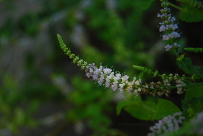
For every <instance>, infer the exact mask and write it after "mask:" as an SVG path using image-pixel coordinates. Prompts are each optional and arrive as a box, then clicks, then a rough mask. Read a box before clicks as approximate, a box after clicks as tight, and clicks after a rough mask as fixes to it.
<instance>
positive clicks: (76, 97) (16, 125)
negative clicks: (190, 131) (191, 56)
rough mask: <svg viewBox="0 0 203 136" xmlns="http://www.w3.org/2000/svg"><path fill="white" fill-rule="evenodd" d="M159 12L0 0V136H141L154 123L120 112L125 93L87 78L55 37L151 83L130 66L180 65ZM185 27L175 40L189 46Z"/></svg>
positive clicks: (90, 2)
mask: <svg viewBox="0 0 203 136" xmlns="http://www.w3.org/2000/svg"><path fill="white" fill-rule="evenodd" d="M160 9H161V7H160V2H159V1H154V0H146V1H142V0H140V1H139V0H135V1H130V0H74V1H73V0H0V14H1V15H0V77H1V78H0V105H1V106H0V135H2V136H13V135H19V136H67V135H70V136H79V135H82V136H89V135H95V136H106V135H108V136H132V135H135V134H137V135H140V136H141V135H146V134H147V133H148V132H149V130H148V129H149V126H151V125H152V124H153V123H151V122H145V121H140V120H136V119H133V118H132V117H131V116H130V115H129V114H127V113H125V112H122V113H121V115H119V116H117V115H116V110H115V109H116V104H117V103H118V102H119V101H121V100H123V99H124V98H125V96H124V95H123V94H122V93H115V92H112V91H110V90H109V89H106V88H104V87H101V86H98V85H97V84H95V83H94V82H91V81H90V80H89V79H87V78H86V77H85V73H84V71H81V70H80V68H79V67H77V66H75V65H74V64H72V63H71V60H70V59H69V58H68V57H67V56H65V55H64V54H63V52H62V50H61V49H60V47H59V44H58V41H57V37H56V34H60V35H61V36H62V37H63V39H64V41H65V43H67V46H68V47H70V48H71V49H72V51H73V52H74V53H76V54H78V55H79V56H80V57H81V58H83V59H84V60H86V61H87V62H89V63H92V62H94V63H96V64H97V66H99V65H100V64H102V65H104V66H107V67H110V68H112V69H114V70H115V71H120V72H121V73H124V74H127V75H130V76H131V79H132V77H133V76H135V75H136V76H138V77H141V78H142V79H143V81H148V80H149V79H150V77H148V75H142V74H139V71H136V70H135V69H133V67H132V66H133V65H141V66H145V67H148V68H152V69H154V70H155V69H158V70H159V71H160V72H168V73H169V72H175V71H176V70H177V69H176V67H175V65H174V64H173V61H172V60H170V59H169V56H168V55H166V54H165V51H164V48H163V46H164V43H163V42H162V41H161V36H160V35H161V34H160V33H159V31H158V26H159V22H160V19H159V18H157V17H156V16H157V13H158V12H159V10H160ZM174 14H175V15H176V14H178V11H177V10H174ZM180 26H182V28H184V27H185V24H184V22H180ZM189 28H190V27H189ZM189 30H190V29H189ZM185 32H186V34H185V35H184V37H183V39H182V41H180V42H182V43H190V42H189V41H187V40H186V39H187V37H188V35H191V32H190V34H188V35H187V31H186V30H185ZM194 33H195V32H194ZM197 39H198V37H197ZM199 39H201V37H199ZM197 43H199V42H197ZM200 43H202V39H201V42H200ZM186 45H187V44H186ZM166 60H167V61H166ZM200 62H201V61H197V63H200ZM112 66H113V67H112Z"/></svg>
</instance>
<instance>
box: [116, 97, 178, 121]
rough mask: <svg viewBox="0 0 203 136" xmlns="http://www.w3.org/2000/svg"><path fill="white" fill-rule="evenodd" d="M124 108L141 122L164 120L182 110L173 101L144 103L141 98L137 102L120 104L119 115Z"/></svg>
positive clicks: (161, 100)
mask: <svg viewBox="0 0 203 136" xmlns="http://www.w3.org/2000/svg"><path fill="white" fill-rule="evenodd" d="M122 108H124V109H125V110H126V111H127V112H128V113H129V114H131V115H132V116H133V117H135V118H138V119H141V120H155V119H162V118H163V117H164V116H167V115H171V114H174V113H175V112H180V109H179V108H178V107H177V106H176V105H174V104H173V103H172V102H171V101H169V100H165V99H158V100H157V101H155V100H154V99H148V100H146V101H142V100H141V98H140V97H139V98H136V99H135V100H131V101H130V100H125V101H122V102H120V103H119V104H118V106H117V114H119V113H120V111H121V109H122Z"/></svg>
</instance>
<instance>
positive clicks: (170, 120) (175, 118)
mask: <svg viewBox="0 0 203 136" xmlns="http://www.w3.org/2000/svg"><path fill="white" fill-rule="evenodd" d="M184 119H185V117H183V116H181V113H180V112H177V113H174V114H173V115H172V116H171V115H169V116H166V117H164V118H163V119H162V120H159V122H158V123H156V124H155V125H154V126H152V127H150V130H151V131H152V133H149V134H148V136H162V135H164V134H166V133H168V132H173V131H175V130H178V129H179V126H180V124H181V123H182V121H183V120H184Z"/></svg>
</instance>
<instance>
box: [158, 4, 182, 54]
mask: <svg viewBox="0 0 203 136" xmlns="http://www.w3.org/2000/svg"><path fill="white" fill-rule="evenodd" d="M161 1H162V3H161V6H162V7H163V9H161V10H160V11H161V14H158V15H157V17H160V18H161V19H163V21H162V22H161V23H159V24H160V27H159V31H160V32H164V34H163V36H162V38H163V40H164V41H166V42H167V44H166V45H165V49H166V51H171V50H173V49H176V48H178V47H180V45H178V44H177V43H176V42H175V39H176V38H178V37H180V34H179V33H178V32H177V31H175V30H176V29H178V25H177V24H175V23H174V21H175V20H176V19H175V17H172V16H171V14H170V8H168V6H169V3H168V1H167V0H161Z"/></svg>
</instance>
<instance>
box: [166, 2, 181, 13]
mask: <svg viewBox="0 0 203 136" xmlns="http://www.w3.org/2000/svg"><path fill="white" fill-rule="evenodd" d="M168 3H169V5H170V6H172V7H174V8H176V9H179V10H181V11H185V9H183V8H181V7H179V6H176V5H174V4H172V3H170V2H168Z"/></svg>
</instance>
